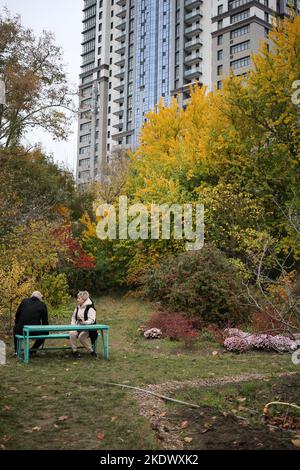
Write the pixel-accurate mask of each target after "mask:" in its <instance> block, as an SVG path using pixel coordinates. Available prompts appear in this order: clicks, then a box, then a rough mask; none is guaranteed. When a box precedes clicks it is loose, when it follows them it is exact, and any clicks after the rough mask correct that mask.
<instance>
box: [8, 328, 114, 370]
mask: <svg viewBox="0 0 300 470" xmlns="http://www.w3.org/2000/svg"><path fill="white" fill-rule="evenodd" d="M90 330H95V331H97V332H98V338H99V336H100V337H101V346H102V354H103V357H104V358H105V359H106V360H109V326H107V325H80V326H79V325H34V326H24V328H23V335H16V338H17V340H18V341H17V357H18V359H19V360H20V361H23V362H24V363H25V364H28V363H29V357H30V352H29V349H30V341H35V340H37V339H45V340H46V341H47V340H51V339H65V340H68V339H69V338H70V335H69V334H68V333H67V332H70V331H79V332H81V331H90ZM59 331H62V332H66V333H56V332H59ZM44 332H45V333H48V334H43V333H44ZM32 333H39V334H38V335H33V334H32ZM98 338H97V339H96V341H95V343H94V345H93V349H94V352H95V353H96V354H97V348H98ZM23 343H24V347H23ZM64 349H70V346H67V347H66V346H65V347H60V348H58V347H55V348H53V347H50V348H49V347H45V343H44V345H43V350H52V351H58V350H64Z"/></svg>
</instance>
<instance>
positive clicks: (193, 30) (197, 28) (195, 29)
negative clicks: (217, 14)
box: [185, 23, 202, 36]
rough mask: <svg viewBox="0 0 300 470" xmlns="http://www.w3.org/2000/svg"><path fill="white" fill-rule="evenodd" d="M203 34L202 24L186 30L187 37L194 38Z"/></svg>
mask: <svg viewBox="0 0 300 470" xmlns="http://www.w3.org/2000/svg"><path fill="white" fill-rule="evenodd" d="M201 32H202V25H201V23H198V24H197V23H195V24H193V25H192V26H189V27H188V28H185V35H186V36H194V35H195V34H199V33H201Z"/></svg>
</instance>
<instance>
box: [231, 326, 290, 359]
mask: <svg viewBox="0 0 300 470" xmlns="http://www.w3.org/2000/svg"><path fill="white" fill-rule="evenodd" d="M224 337H226V339H225V341H224V347H225V348H226V349H227V350H228V351H233V352H239V353H242V352H245V351H247V350H249V349H259V350H264V351H276V352H291V351H295V350H296V349H297V343H296V341H295V340H292V339H290V338H288V337H287V336H282V335H277V336H271V335H267V334H250V333H245V332H243V331H241V330H238V329H237V328H231V329H227V330H225V331H224ZM295 339H296V338H295Z"/></svg>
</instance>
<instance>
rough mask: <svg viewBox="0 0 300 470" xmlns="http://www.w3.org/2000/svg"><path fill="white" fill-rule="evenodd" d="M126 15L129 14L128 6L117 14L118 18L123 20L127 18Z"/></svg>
mask: <svg viewBox="0 0 300 470" xmlns="http://www.w3.org/2000/svg"><path fill="white" fill-rule="evenodd" d="M126 13H127V8H126V5H124V7H123V8H122V10H120V11H118V13H117V14H116V16H117V17H118V18H121V19H122V20H124V19H125V18H126Z"/></svg>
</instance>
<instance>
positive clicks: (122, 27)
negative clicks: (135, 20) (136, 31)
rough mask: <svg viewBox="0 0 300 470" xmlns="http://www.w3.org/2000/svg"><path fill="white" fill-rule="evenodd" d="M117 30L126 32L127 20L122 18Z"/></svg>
mask: <svg viewBox="0 0 300 470" xmlns="http://www.w3.org/2000/svg"><path fill="white" fill-rule="evenodd" d="M116 28H117V29H118V30H120V31H125V30H126V18H122V20H121V21H120V23H118V24H117V25H116Z"/></svg>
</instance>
